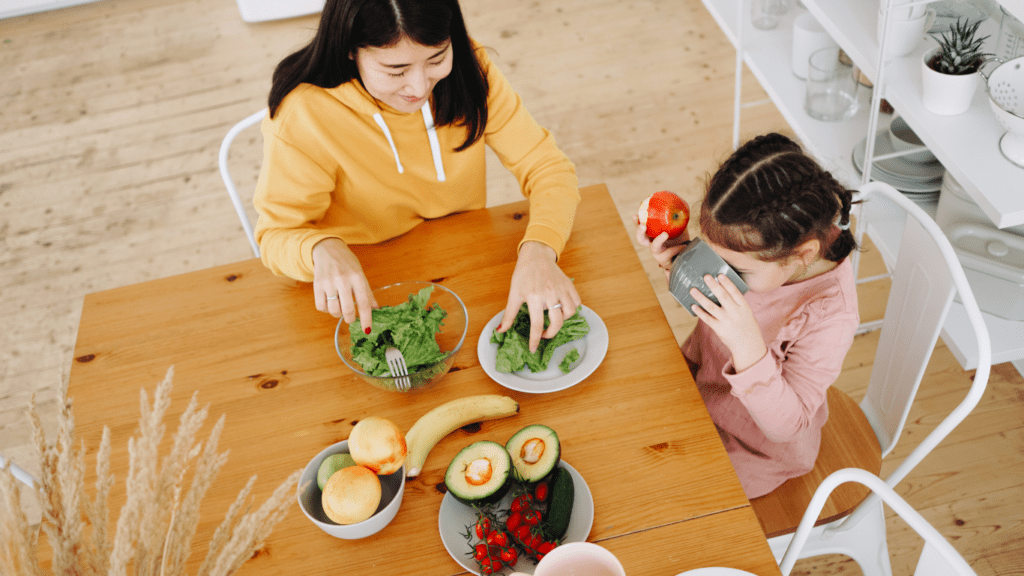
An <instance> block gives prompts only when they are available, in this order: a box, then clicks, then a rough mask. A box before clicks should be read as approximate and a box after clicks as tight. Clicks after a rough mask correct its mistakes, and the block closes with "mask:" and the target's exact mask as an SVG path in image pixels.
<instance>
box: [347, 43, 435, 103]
mask: <svg viewBox="0 0 1024 576" xmlns="http://www.w3.org/2000/svg"><path fill="white" fill-rule="evenodd" d="M354 60H355V62H356V67H357V68H358V69H359V77H360V78H362V80H363V86H365V87H366V91H367V92H369V93H370V95H371V96H373V97H374V98H376V99H377V100H380V101H381V102H383V103H385V104H387V105H388V106H391V107H392V108H394V109H395V110H398V111H399V112H405V113H412V112H416V111H417V110H419V109H420V108H422V107H423V105H424V104H426V102H427V99H428V98H430V93H431V91H433V89H434V86H436V85H437V83H438V82H440V81H441V80H443V79H444V78H445V77H446V76H448V74H451V71H452V43H451V41H450V40H449V41H447V42H445V43H444V44H441V45H439V46H424V45H422V44H417V43H415V42H413V41H411V40H409V39H408V38H406V37H402V39H401V40H399V41H398V43H396V44H395V45H394V46H387V47H383V48H377V47H368V48H359V49H358V50H357V51H356V54H355V58H354Z"/></svg>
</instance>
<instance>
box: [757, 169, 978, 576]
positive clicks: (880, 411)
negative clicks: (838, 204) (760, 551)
mask: <svg viewBox="0 0 1024 576" xmlns="http://www.w3.org/2000/svg"><path fill="white" fill-rule="evenodd" d="M857 196H858V199H860V200H863V201H864V202H865V203H870V202H878V204H876V206H889V205H890V204H891V207H892V209H891V210H890V211H889V212H890V213H889V214H888V215H887V216H888V217H891V218H892V220H893V222H901V223H902V227H903V236H902V241H901V242H900V249H899V254H898V255H897V256H896V262H895V265H894V266H893V267H892V287H891V289H890V291H889V299H888V302H887V305H886V309H885V318H884V321H883V323H882V329H881V333H880V334H879V343H878V349H877V352H876V355H875V360H874V364H873V367H872V370H871V379H870V381H869V383H868V389H867V392H866V394H865V396H864V398H863V399H862V400H861V401H860V403H859V412H862V414H859V413H858V414H853V415H850V414H841V413H838V414H837V412H835V411H833V410H832V408H833V402H832V400H833V398H832V394H830V398H829V400H830V402H829V407H830V414H829V422H830V423H831V422H832V420H833V418H834V417H838V418H841V417H843V416H845V417H846V418H847V419H848V420H851V419H853V417H854V416H855V417H856V418H859V419H861V420H864V419H866V420H867V423H868V424H869V425H870V430H872V431H873V432H874V436H875V437H876V438H877V442H878V445H877V446H875V445H874V444H873V442H874V439H870V438H869V439H865V438H863V436H864V435H865V434H864V433H863V432H862V433H860V435H859V436H851V434H850V432H849V430H848V428H850V427H847V426H838V428H840V429H839V430H836V429H835V428H836V426H835V425H833V429H832V430H831V431H830V432H829V433H828V434H826V431H825V430H823V436H822V446H821V454H820V455H819V458H818V463H817V464H816V470H814V471H812V472H811V473H808V474H807V475H805V476H802V477H800V478H793V479H791V480H789V481H788V482H786V483H785V484H783V485H782V486H780V487H779V489H777V490H776V491H775V492H772V493H771V494H768V495H766V496H764V497H762V498H755V499H754V500H752V501H751V504H752V506H753V507H754V510H755V513H757V516H758V519H759V520H760V521H761V525H762V528H763V529H764V530H765V534H766V536H768V537H769V544H770V545H771V548H772V552H773V553H774V554H775V557H776V559H781V558H782V556H783V554H784V553H785V552H786V549H787V548H788V547H789V545H790V542H791V541H792V533H793V532H794V531H795V530H796V526H797V525H798V524H799V523H800V520H799V518H797V519H796V521H793V515H794V514H800V511H801V510H805V509H807V507H808V505H807V502H808V501H811V500H812V497H814V498H816V497H817V493H818V492H820V490H818V489H817V486H818V485H819V484H821V483H822V482H823V479H824V478H825V477H826V476H828V475H831V474H832V473H833V472H835V471H836V470H837V469H840V468H847V467H859V468H864V469H868V470H870V471H872V472H875V471H877V470H880V461H879V463H878V464H879V467H874V469H871V468H873V466H872V467H869V466H862V465H860V464H847V465H845V466H843V465H838V464H834V463H835V462H837V461H838V462H841V461H842V458H835V457H834V454H832V452H835V453H839V454H840V455H843V454H844V451H845V452H846V453H853V452H856V451H858V450H859V449H858V448H850V445H852V444H856V443H858V442H860V443H863V442H871V444H872V446H874V449H875V450H877V449H878V447H880V448H881V457H882V458H884V457H885V456H886V455H887V454H889V453H890V452H891V451H892V449H893V448H894V447H895V446H896V442H897V441H898V440H899V437H900V434H901V432H902V430H903V426H904V423H905V422H906V420H907V415H908V414H909V412H910V407H911V404H912V403H913V400H914V397H915V396H916V394H917V390H918V387H919V385H920V383H921V379H922V377H923V375H924V371H925V368H926V367H927V365H928V360H929V359H930V358H931V354H932V350H933V349H934V347H935V342H936V340H937V339H938V337H939V333H940V332H941V330H942V327H943V324H944V322H945V320H946V315H947V313H948V312H949V308H950V305H951V303H952V302H953V297H954V295H958V296H959V299H960V301H961V302H962V303H963V305H964V307H965V308H966V312H967V317H968V319H969V320H970V324H971V330H972V331H973V332H974V337H975V341H976V344H977V350H978V368H977V370H976V372H975V376H974V381H973V383H972V384H971V387H970V390H969V391H968V392H967V394H966V396H965V398H964V399H963V401H961V403H960V404H959V405H958V406H957V407H956V408H955V409H953V410H952V412H951V413H950V414H949V415H947V416H946V417H945V419H943V420H942V422H940V423H939V424H938V425H937V426H936V427H935V428H934V429H933V430H932V431H931V432H930V433H929V434H928V435H927V436H926V437H924V439H922V440H921V441H920V442H919V443H918V444H917V446H916V447H915V448H914V449H913V450H912V451H911V452H910V454H908V455H907V456H906V457H905V458H904V459H903V460H902V461H901V462H900V463H899V464H898V465H897V467H896V468H895V470H894V471H893V472H892V473H891V474H889V475H888V477H886V479H885V483H886V484H887V485H888V486H889V487H895V486H896V485H897V484H898V483H899V482H900V481H901V480H903V479H904V478H905V477H906V476H907V474H908V473H910V471H911V470H913V468H914V467H915V466H916V465H917V464H918V463H919V462H921V460H923V459H924V458H925V456H927V455H928V454H929V453H930V452H931V451H932V450H933V449H934V448H935V447H936V446H937V445H938V444H939V442H941V441H942V440H943V439H944V438H945V437H946V436H947V435H948V434H949V433H950V432H951V431H952V430H953V429H954V428H955V427H956V426H957V425H958V424H959V423H960V422H962V421H963V419H964V418H965V417H967V415H968V414H970V412H971V410H973V409H974V407H975V406H976V405H977V404H978V401H979V400H981V397H982V395H983V393H984V391H985V387H986V385H987V383H988V378H989V370H990V368H991V359H992V352H991V344H990V342H989V334H988V330H987V328H986V326H985V322H984V320H983V319H982V316H981V310H980V309H979V308H978V304H977V302H976V301H975V299H974V295H973V293H972V292H971V288H970V286H969V285H968V283H967V278H966V276H965V275H964V272H963V268H961V266H960V262H959V260H958V259H957V256H956V254H955V253H954V251H953V247H952V246H951V245H950V243H949V240H948V239H947V238H946V236H945V235H944V234H943V232H942V231H941V230H940V229H939V227H938V225H937V224H935V222H934V221H933V220H932V219H931V217H929V216H928V215H927V214H926V213H925V212H924V211H923V210H922V209H921V207H920V206H918V205H917V204H914V203H913V202H911V201H910V200H909V199H908V198H907V197H906V196H904V195H903V194H901V193H900V192H898V191H897V190H895V189H894V188H893V187H892V186H890V185H888V184H885V183H881V182H872V183H869V184H866V185H864V186H862V187H861V188H860V190H859V192H858V195H857ZM833 388H834V387H833ZM830 392H831V391H830ZM836 396H837V397H846V395H845V394H842V393H841V392H838V391H837V392H836ZM846 398H848V397H846ZM841 406H843V407H848V406H851V404H849V403H847V404H844V405H841ZM852 407H853V409H854V410H855V411H856V408H857V407H858V406H857V405H852ZM828 427H829V425H828V424H827V425H826V428H828ZM844 434H845V436H844ZM867 435H870V432H867ZM865 451H866V450H865ZM830 456H832V457H833V458H832V461H833V467H832V469H829V470H825V471H822V470H818V468H820V467H821V463H822V462H824V461H827V460H828V457H830ZM846 488H858V490H859V492H858V493H859V494H860V496H858V498H860V499H862V500H853V501H851V502H852V504H851V505H850V506H849V507H848V508H846V509H843V510H839V511H836V510H829V509H828V506H827V505H826V515H825V517H824V518H821V519H819V520H818V523H819V526H817V527H815V528H814V530H812V531H811V532H810V534H809V536H808V540H807V542H806V545H802V546H801V547H800V549H801V554H804V555H805V556H817V555H820V554H830V553H835V554H844V555H846V556H849V557H851V558H853V559H854V560H855V561H856V562H857V564H859V565H860V567H861V570H862V572H863V573H864V574H865V576H890V575H891V574H892V569H891V567H890V564H889V553H888V546H887V544H886V540H885V536H884V535H885V517H884V515H883V513H882V504H881V502H880V501H879V499H878V497H877V496H875V495H872V494H871V493H870V491H864V490H863V489H861V488H860V487H856V486H854V487H843V489H846ZM828 492H830V493H831V492H832V490H829V491H828ZM777 493H778V494H777ZM780 495H781V496H780ZM858 502H859V503H858ZM819 509H820V507H819ZM815 517H817V514H815ZM769 526H771V528H769ZM801 557H804V556H801Z"/></svg>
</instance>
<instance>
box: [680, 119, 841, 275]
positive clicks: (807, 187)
mask: <svg viewBox="0 0 1024 576" xmlns="http://www.w3.org/2000/svg"><path fill="white" fill-rule="evenodd" d="M851 204H852V193H851V191H849V190H847V189H846V188H845V187H844V186H842V185H841V184H840V183H839V182H838V181H837V180H836V179H835V178H834V177H833V176H832V174H830V173H829V172H828V171H826V170H824V169H822V168H821V166H819V165H818V163H817V162H815V161H814V160H813V159H812V158H810V157H809V156H807V154H805V153H804V151H803V149H801V148H800V146H799V145H798V144H797V143H796V142H794V141H793V140H790V139H789V138H787V137H785V136H783V135H781V134H774V133H773V134H765V135H762V136H758V137H756V138H754V139H753V140H750V141H749V142H747V143H746V144H744V145H743V146H741V147H740V148H739V149H738V150H736V152H735V153H733V154H732V156H730V157H729V158H728V159H727V160H726V161H725V162H723V164H722V166H721V167H720V168H719V169H718V171H717V172H716V173H715V174H714V175H713V176H712V177H711V178H710V179H709V182H708V188H707V192H706V194H705V200H704V206H703V208H702V210H701V216H700V222H701V229H702V230H703V231H704V234H705V235H706V236H707V237H708V238H709V239H710V240H711V241H713V242H715V243H717V244H721V245H723V246H725V247H727V248H729V249H731V250H736V251H738V252H756V253H758V255H759V258H761V259H764V260H768V261H777V260H782V259H785V258H788V257H789V256H791V255H792V254H793V253H795V251H796V249H797V248H798V247H799V246H800V245H801V244H803V243H804V242H806V241H807V240H810V239H818V240H819V242H820V244H821V246H822V255H823V256H825V257H826V258H828V259H829V260H833V261H836V262H838V261H840V260H842V259H843V258H845V257H846V256H847V255H848V254H849V253H850V252H851V251H852V250H854V249H856V247H857V244H856V241H855V240H854V238H853V234H852V233H850V231H849V230H840V229H839V228H838V227H837V226H836V225H835V224H836V223H837V222H838V223H848V222H849V218H850V207H851ZM837 232H838V234H837Z"/></svg>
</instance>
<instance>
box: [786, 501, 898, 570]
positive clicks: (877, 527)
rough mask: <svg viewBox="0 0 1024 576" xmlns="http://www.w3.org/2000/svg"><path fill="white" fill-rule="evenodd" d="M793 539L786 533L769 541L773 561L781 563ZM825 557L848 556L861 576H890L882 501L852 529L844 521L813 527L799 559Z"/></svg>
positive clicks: (890, 567) (890, 568) (890, 566)
mask: <svg viewBox="0 0 1024 576" xmlns="http://www.w3.org/2000/svg"><path fill="white" fill-rule="evenodd" d="M792 539H793V535H792V534H786V535H784V536H778V537H776V538H772V539H771V540H769V541H768V545H769V546H770V547H771V549H772V554H773V555H774V556H775V560H776V562H781V561H782V555H783V554H785V553H786V548H788V547H789V543H790V542H791V541H792ZM825 554H842V555H843V556H848V557H850V558H851V559H853V561H854V562H856V563H857V565H858V566H860V569H861V572H863V573H864V576H892V565H891V563H890V562H889V546H888V543H887V542H886V533H885V514H884V511H883V509H882V502H881V501H879V502H877V504H876V505H875V506H872V507H871V511H870V512H869V513H868V514H866V515H865V516H864V517H863V518H862V519H861V520H860V522H858V523H857V524H855V525H853V526H845V525H843V520H837V521H835V522H832V523H831V524H825V525H822V526H817V527H815V528H814V529H813V530H812V531H811V534H810V536H809V537H808V538H807V543H806V544H805V545H804V548H803V550H801V552H800V558H801V559H803V558H812V557H814V556H823V555H825Z"/></svg>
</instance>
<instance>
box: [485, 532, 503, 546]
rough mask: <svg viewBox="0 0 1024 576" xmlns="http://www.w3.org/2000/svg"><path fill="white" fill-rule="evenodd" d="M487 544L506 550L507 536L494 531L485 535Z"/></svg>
mask: <svg viewBox="0 0 1024 576" xmlns="http://www.w3.org/2000/svg"><path fill="white" fill-rule="evenodd" d="M487 543H488V544H490V545H491V546H498V547H499V548H508V534H506V533H505V532H503V531H501V530H494V531H492V532H491V533H490V534H488V535H487Z"/></svg>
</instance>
